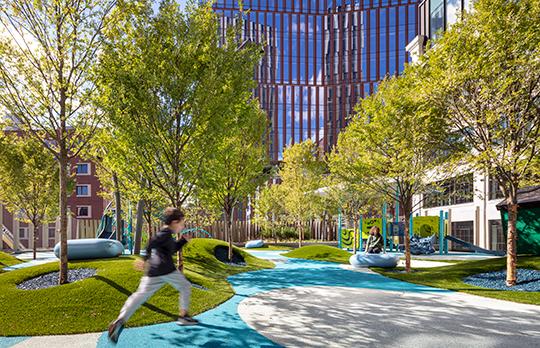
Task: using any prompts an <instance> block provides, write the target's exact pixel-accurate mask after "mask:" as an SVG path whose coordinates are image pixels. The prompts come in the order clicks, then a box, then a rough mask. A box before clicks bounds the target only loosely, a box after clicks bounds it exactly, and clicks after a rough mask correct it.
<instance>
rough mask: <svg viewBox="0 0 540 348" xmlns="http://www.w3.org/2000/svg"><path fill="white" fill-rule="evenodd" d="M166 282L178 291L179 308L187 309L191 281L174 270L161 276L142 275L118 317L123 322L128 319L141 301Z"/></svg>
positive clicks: (140, 304)
mask: <svg viewBox="0 0 540 348" xmlns="http://www.w3.org/2000/svg"><path fill="white" fill-rule="evenodd" d="M167 283H168V284H171V286H172V287H174V288H175V289H176V290H178V291H180V294H179V305H180V309H183V310H186V311H187V310H188V308H189V298H190V296H191V283H190V282H189V281H188V280H187V279H186V277H185V276H184V275H183V274H182V273H180V271H178V270H175V271H174V272H171V273H169V274H165V275H162V276H157V277H148V276H144V277H142V278H141V283H140V284H139V288H138V289H137V291H136V292H134V293H133V294H131V296H129V298H128V299H127V301H126V303H125V304H124V307H122V310H121V311H120V315H119V316H118V319H122V320H123V321H124V322H126V321H128V320H129V318H131V316H132V315H133V313H135V311H137V309H139V307H140V306H142V305H143V303H145V302H146V301H147V300H148V299H149V298H150V297H151V296H152V295H153V294H154V293H155V292H156V291H158V290H159V289H160V288H161V287H162V286H163V285H165V284H167Z"/></svg>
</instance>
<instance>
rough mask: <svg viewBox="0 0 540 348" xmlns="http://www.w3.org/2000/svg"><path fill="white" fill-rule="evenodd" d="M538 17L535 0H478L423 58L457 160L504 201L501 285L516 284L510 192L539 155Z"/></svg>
mask: <svg viewBox="0 0 540 348" xmlns="http://www.w3.org/2000/svg"><path fill="white" fill-rule="evenodd" d="M538 18H540V1H539V0H524V1H506V0H479V1H477V2H476V3H475V7H474V11H472V12H471V13H467V14H465V15H464V16H463V19H462V20H461V21H459V22H458V23H456V24H455V25H453V26H452V27H451V28H450V30H448V31H447V32H446V33H445V34H444V35H443V36H442V37H441V39H440V40H438V41H437V42H436V44H435V47H434V48H433V49H431V50H430V51H428V53H427V54H426V57H425V59H424V62H423V65H424V66H426V68H427V69H428V70H429V75H428V76H429V78H428V79H426V80H425V83H426V84H425V86H426V89H427V90H426V94H428V95H430V96H431V97H432V101H433V102H434V103H436V105H438V106H439V107H441V108H442V109H444V110H445V111H446V113H447V120H448V123H449V127H450V128H452V129H456V130H457V131H458V132H459V133H460V135H461V136H462V140H463V142H464V144H465V145H466V146H467V148H468V151H467V152H465V155H464V157H463V160H464V162H465V163H468V164H469V165H470V166H471V167H473V168H474V169H477V170H480V171H483V172H485V173H487V174H488V175H490V176H493V177H494V178H495V179H496V180H497V181H498V183H499V186H500V188H501V190H502V192H503V193H504V197H505V198H506V201H507V203H508V214H509V219H508V238H507V242H508V244H507V279H506V283H507V285H508V286H512V285H515V284H516V262H517V255H516V253H517V251H516V239H517V231H516V217H517V211H518V205H517V191H518V188H519V187H520V186H522V185H523V184H524V183H525V182H526V181H531V176H532V175H534V174H533V173H534V170H533V167H534V166H535V164H534V161H535V159H536V160H537V159H538V157H539V156H540V58H539V57H540V21H539V20H538ZM536 179H538V176H536Z"/></svg>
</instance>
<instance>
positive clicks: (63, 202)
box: [59, 147, 69, 285]
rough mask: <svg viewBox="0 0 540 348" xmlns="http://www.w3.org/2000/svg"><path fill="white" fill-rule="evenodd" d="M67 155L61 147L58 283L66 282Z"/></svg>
mask: <svg viewBox="0 0 540 348" xmlns="http://www.w3.org/2000/svg"><path fill="white" fill-rule="evenodd" d="M68 162H69V161H68V156H67V151H66V150H65V149H64V148H63V147H61V149H60V156H59V165H60V170H59V173H60V174H59V176H60V277H59V283H60V285H62V284H66V283H67V282H68V258H67V248H68V246H67V238H68V236H67V224H68V219H67V214H68V213H69V212H68V192H67V184H68V164H69V163H68Z"/></svg>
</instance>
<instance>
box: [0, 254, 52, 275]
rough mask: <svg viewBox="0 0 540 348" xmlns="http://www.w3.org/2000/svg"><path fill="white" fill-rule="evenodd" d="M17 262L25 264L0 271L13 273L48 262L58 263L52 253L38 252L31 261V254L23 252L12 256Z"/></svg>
mask: <svg viewBox="0 0 540 348" xmlns="http://www.w3.org/2000/svg"><path fill="white" fill-rule="evenodd" d="M14 256H15V257H16V258H18V259H19V260H23V261H26V262H23V263H19V264H17V265H13V266H9V267H4V268H3V269H2V270H4V271H13V270H16V269H22V268H28V267H33V266H38V265H42V264H44V263H49V262H58V258H57V257H56V256H55V255H54V253H53V252H52V251H38V252H37V253H36V259H35V260H34V259H33V254H32V252H25V253H21V254H15V255H14Z"/></svg>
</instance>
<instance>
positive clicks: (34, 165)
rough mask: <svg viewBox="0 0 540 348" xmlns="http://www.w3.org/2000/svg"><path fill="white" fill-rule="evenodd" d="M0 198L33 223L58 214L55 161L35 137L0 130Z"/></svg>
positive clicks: (14, 213) (12, 211)
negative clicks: (4, 132) (0, 132)
mask: <svg viewBox="0 0 540 348" xmlns="http://www.w3.org/2000/svg"><path fill="white" fill-rule="evenodd" d="M0 202H2V204H4V205H5V206H6V208H7V210H8V211H9V212H10V213H11V214H13V215H15V216H19V217H18V218H19V219H20V220H21V221H23V222H28V223H31V224H34V226H35V227H39V225H40V224H42V223H47V222H52V221H54V220H55V219H56V216H58V164H57V162H56V161H55V160H54V157H53V156H52V154H51V153H50V152H49V151H48V150H47V149H46V148H45V147H44V146H43V145H42V144H41V143H40V142H39V141H37V140H35V139H34V138H32V137H30V138H28V137H25V138H23V137H20V136H19V135H17V134H16V133H8V134H5V135H4V134H0Z"/></svg>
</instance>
